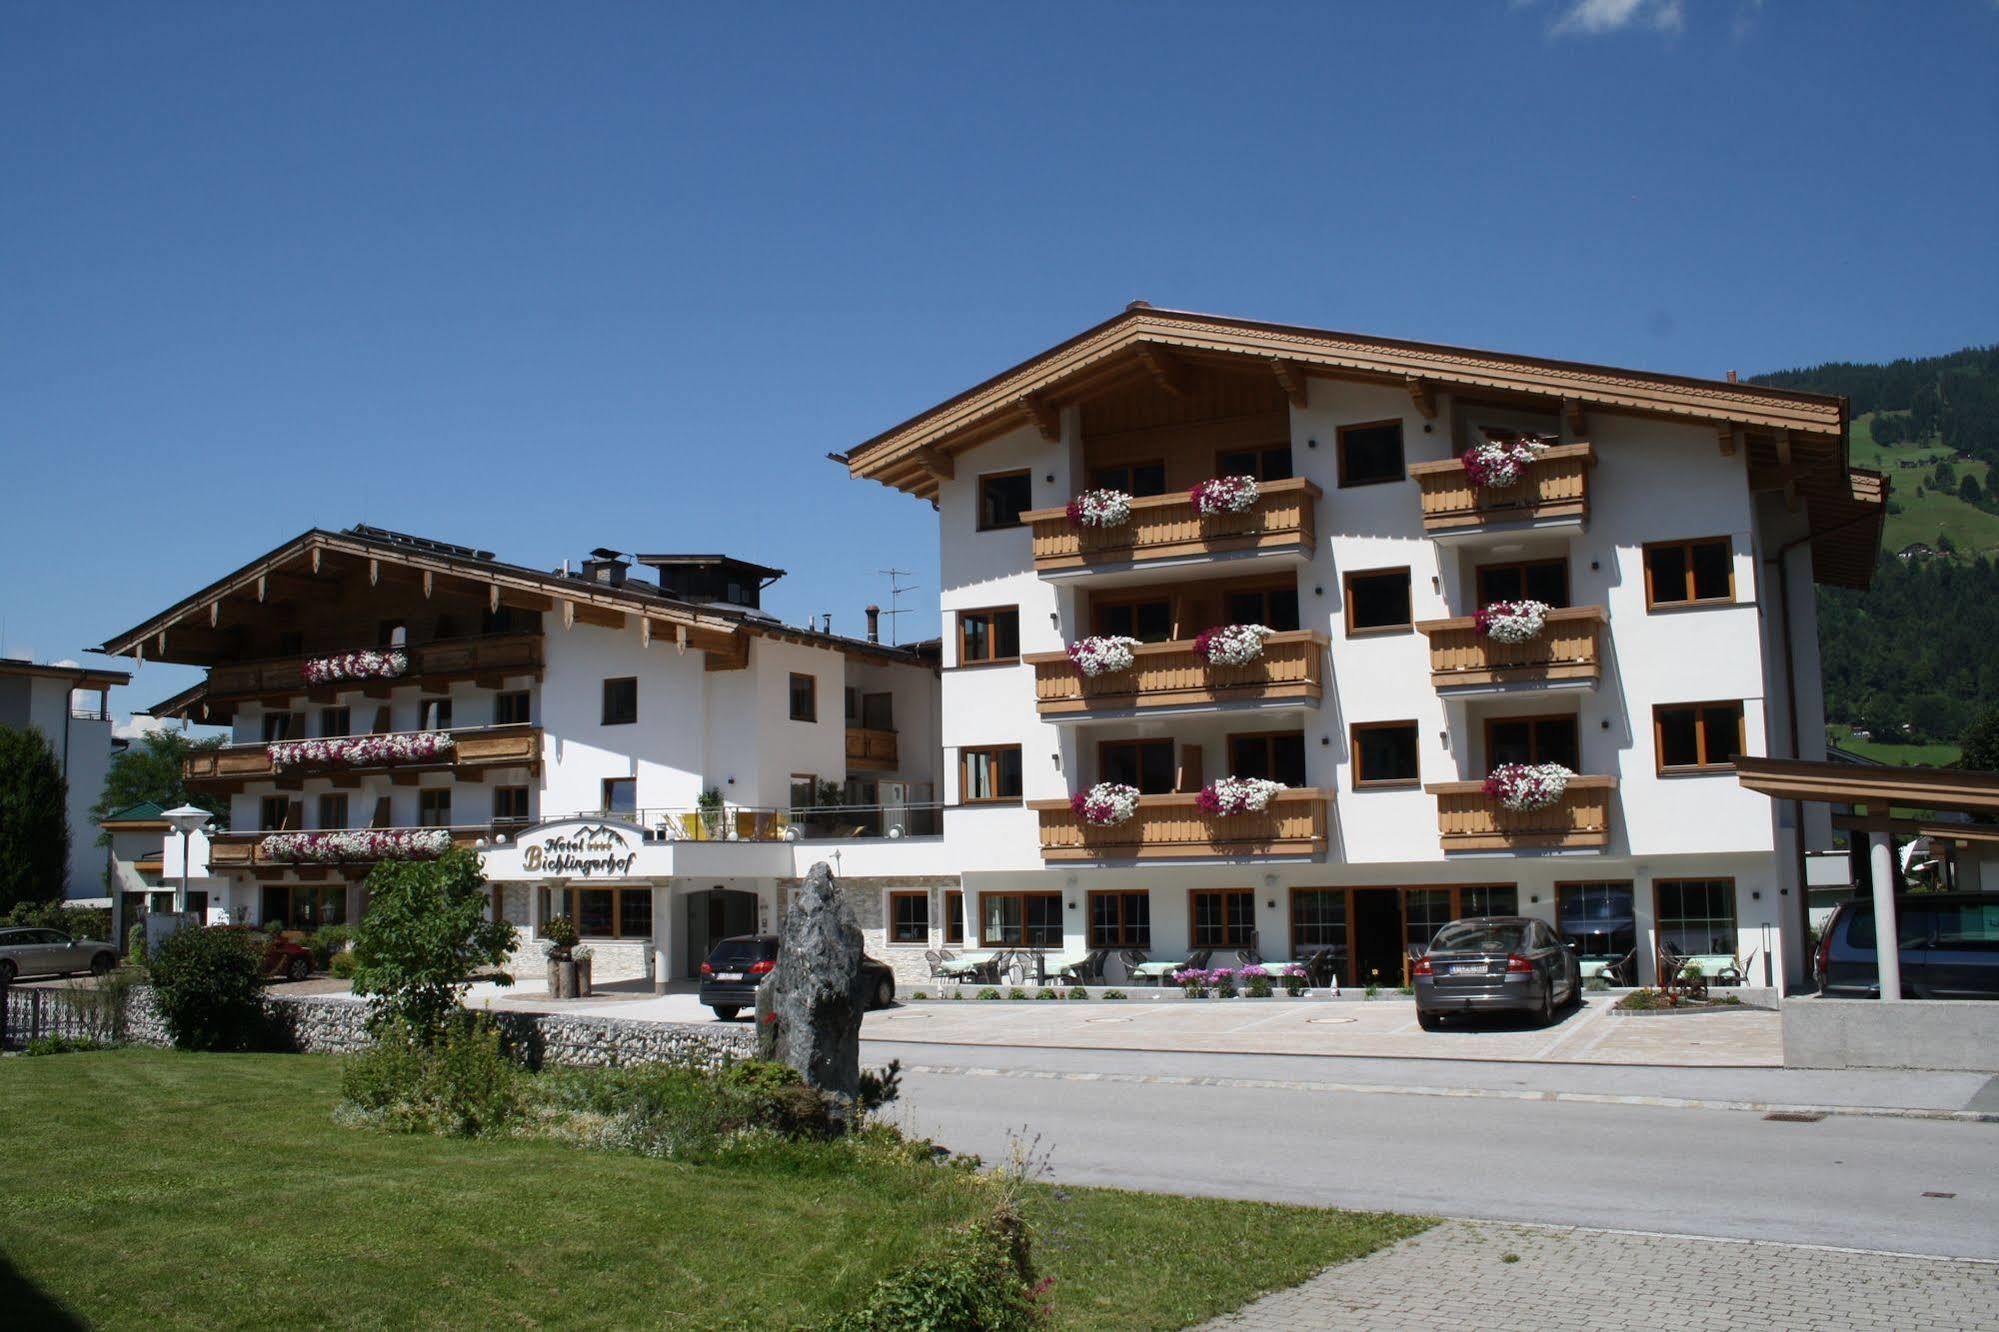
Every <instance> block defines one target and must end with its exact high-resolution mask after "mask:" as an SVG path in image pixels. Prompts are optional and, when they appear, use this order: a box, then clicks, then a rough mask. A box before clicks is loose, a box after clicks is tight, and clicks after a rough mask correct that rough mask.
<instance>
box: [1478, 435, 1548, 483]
mask: <svg viewBox="0 0 1999 1332" xmlns="http://www.w3.org/2000/svg"><path fill="white" fill-rule="evenodd" d="M1547 447H1548V441H1547V440H1544V439H1540V438H1538V437H1536V436H1533V435H1521V436H1519V437H1518V438H1516V439H1487V440H1484V441H1482V442H1480V443H1477V444H1474V445H1472V446H1471V447H1470V448H1468V449H1466V450H1465V454H1464V464H1465V474H1466V475H1467V476H1469V477H1470V478H1471V483H1472V484H1473V485H1474V486H1477V487H1478V488H1479V489H1481V490H1504V489H1505V488H1506V487H1508V486H1510V485H1512V484H1513V483H1514V482H1516V481H1518V480H1519V479H1520V475H1521V473H1522V472H1524V471H1526V470H1527V467H1528V465H1529V464H1530V463H1532V462H1533V461H1534V460H1535V459H1536V458H1539V457H1540V456H1541V454H1542V452H1543V451H1544V450H1546V449H1547Z"/></svg>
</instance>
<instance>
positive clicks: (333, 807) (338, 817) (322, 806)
mask: <svg viewBox="0 0 1999 1332" xmlns="http://www.w3.org/2000/svg"><path fill="white" fill-rule="evenodd" d="M317 826H319V827H321V828H345V827H346V826H347V797H346V796H345V795H344V794H342V793H340V792H334V793H333V794H331V795H323V796H321V797H320V798H319V823H318V825H317Z"/></svg>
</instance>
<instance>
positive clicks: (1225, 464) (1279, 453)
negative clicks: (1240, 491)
mask: <svg viewBox="0 0 1999 1332" xmlns="http://www.w3.org/2000/svg"><path fill="white" fill-rule="evenodd" d="M1215 475H1216V476H1253V477H1255V478H1256V479H1257V480H1259V481H1288V480H1290V479H1291V446H1290V445H1289V444H1276V445H1272V446H1270V447H1269V448H1262V449H1229V450H1227V451H1226V452H1223V453H1219V454H1216V455H1215Z"/></svg>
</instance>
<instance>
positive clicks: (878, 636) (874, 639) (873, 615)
mask: <svg viewBox="0 0 1999 1332" xmlns="http://www.w3.org/2000/svg"><path fill="white" fill-rule="evenodd" d="M865 614H866V615H867V617H868V641H869V642H870V643H879V642H881V641H882V608H881V607H880V606H869V607H868V608H867V610H866V612H865Z"/></svg>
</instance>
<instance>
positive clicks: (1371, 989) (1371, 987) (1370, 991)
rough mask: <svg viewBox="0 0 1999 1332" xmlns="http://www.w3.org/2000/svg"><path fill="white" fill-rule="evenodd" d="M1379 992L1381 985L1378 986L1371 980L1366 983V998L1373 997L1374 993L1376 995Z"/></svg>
mask: <svg viewBox="0 0 1999 1332" xmlns="http://www.w3.org/2000/svg"><path fill="white" fill-rule="evenodd" d="M1380 993H1381V987H1380V986H1379V985H1376V984H1375V983H1374V982H1373V981H1369V982H1368V983H1367V997H1368V998H1370V999H1372V998H1374V997H1375V996H1376V995H1378V994H1380Z"/></svg>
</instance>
